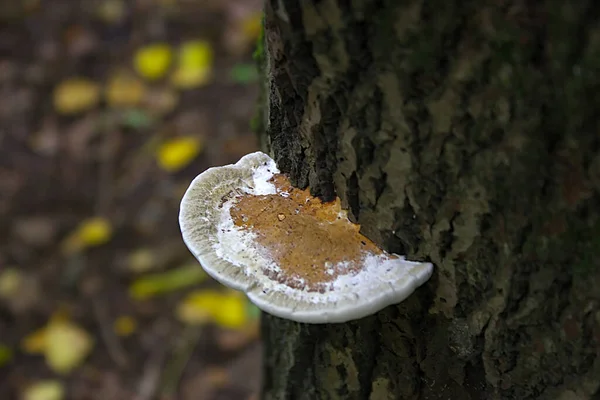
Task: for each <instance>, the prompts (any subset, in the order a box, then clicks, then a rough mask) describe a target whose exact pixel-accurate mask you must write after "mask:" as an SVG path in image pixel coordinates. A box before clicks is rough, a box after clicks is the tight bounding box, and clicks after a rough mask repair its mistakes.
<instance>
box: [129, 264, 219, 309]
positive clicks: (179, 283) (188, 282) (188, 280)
mask: <svg viewBox="0 0 600 400" xmlns="http://www.w3.org/2000/svg"><path fill="white" fill-rule="evenodd" d="M207 278H208V276H207V275H206V273H205V272H204V270H203V269H202V268H200V267H198V266H197V265H184V266H182V267H179V268H176V269H173V270H170V271H166V272H163V273H160V274H152V275H146V276H143V277H141V278H138V279H136V280H135V281H134V282H133V283H132V284H131V286H130V287H129V295H130V296H131V297H132V298H134V299H136V300H143V299H147V298H149V297H152V296H156V295H158V294H163V293H168V292H173V291H176V290H179V289H182V288H185V287H188V286H192V285H197V284H199V283H201V282H203V281H205V280H206V279H207Z"/></svg>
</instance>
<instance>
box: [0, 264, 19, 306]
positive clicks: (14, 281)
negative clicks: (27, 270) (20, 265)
mask: <svg viewBox="0 0 600 400" xmlns="http://www.w3.org/2000/svg"><path fill="white" fill-rule="evenodd" d="M22 284H23V275H22V274H21V272H20V271H19V270H18V269H16V268H7V269H5V270H4V271H0V297H3V298H5V299H9V298H11V297H13V296H15V295H16V294H17V293H18V291H19V288H20V287H21V285H22Z"/></svg>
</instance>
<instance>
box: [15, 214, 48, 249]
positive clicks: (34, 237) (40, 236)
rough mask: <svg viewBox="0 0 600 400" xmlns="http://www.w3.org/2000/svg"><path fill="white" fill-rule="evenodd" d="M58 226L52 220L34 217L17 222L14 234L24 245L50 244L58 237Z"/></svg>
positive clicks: (20, 219)
mask: <svg viewBox="0 0 600 400" xmlns="http://www.w3.org/2000/svg"><path fill="white" fill-rule="evenodd" d="M56 231H57V226H56V223H55V221H54V220H53V219H52V218H48V217H41V216H32V217H23V218H19V219H17V220H16V221H15V223H14V226H13V233H14V234H15V235H16V236H17V237H18V238H19V239H20V240H22V241H23V242H24V243H27V244H28V245H31V246H40V247H41V246H44V245H48V244H50V243H51V242H52V241H53V240H54V237H55V236H56Z"/></svg>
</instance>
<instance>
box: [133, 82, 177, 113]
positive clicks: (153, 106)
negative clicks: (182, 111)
mask: <svg viewBox="0 0 600 400" xmlns="http://www.w3.org/2000/svg"><path fill="white" fill-rule="evenodd" d="M177 104H179V93H178V92H177V91H175V90H174V89H172V88H169V87H162V88H153V89H150V90H148V91H147V92H146V95H145V97H144V99H143V103H142V105H143V106H144V107H145V108H147V109H148V111H150V112H151V113H152V114H154V115H157V116H163V115H166V114H168V113H170V112H171V111H173V110H174V109H175V107H177Z"/></svg>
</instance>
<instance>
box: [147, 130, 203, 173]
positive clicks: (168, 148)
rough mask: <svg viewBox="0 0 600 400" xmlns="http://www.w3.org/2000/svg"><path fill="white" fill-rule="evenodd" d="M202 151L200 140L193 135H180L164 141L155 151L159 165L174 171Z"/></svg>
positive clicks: (185, 164)
mask: <svg viewBox="0 0 600 400" xmlns="http://www.w3.org/2000/svg"><path fill="white" fill-rule="evenodd" d="M201 151H202V141H201V140H200V139H199V138H197V137H193V136H181V137H177V138H174V139H170V140H167V141H165V142H164V143H163V144H162V145H161V146H160V147H159V148H158V152H157V155H156V156H157V159H158V164H159V166H160V167H161V168H162V169H164V170H165V171H168V172H175V171H178V170H180V169H182V168H183V167H185V166H187V165H188V164H189V163H190V162H191V161H192V160H193V159H194V158H196V156H197V155H198V154H199V153H200V152H201Z"/></svg>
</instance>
